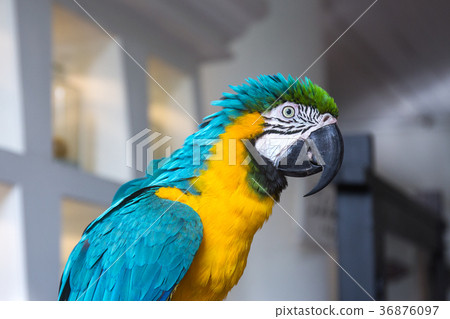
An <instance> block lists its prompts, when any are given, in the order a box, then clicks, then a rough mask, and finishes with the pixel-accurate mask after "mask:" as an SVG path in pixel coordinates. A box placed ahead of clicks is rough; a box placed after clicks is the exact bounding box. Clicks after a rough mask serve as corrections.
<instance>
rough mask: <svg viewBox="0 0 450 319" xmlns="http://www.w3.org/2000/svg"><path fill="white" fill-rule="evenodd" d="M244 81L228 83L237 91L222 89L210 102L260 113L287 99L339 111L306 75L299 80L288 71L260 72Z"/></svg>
mask: <svg viewBox="0 0 450 319" xmlns="http://www.w3.org/2000/svg"><path fill="white" fill-rule="evenodd" d="M246 82H247V83H244V84H242V85H239V86H232V85H230V88H231V89H233V91H235V92H236V94H233V93H227V92H224V93H223V97H222V99H221V100H218V101H213V102H212V103H211V104H212V105H216V106H221V107H224V108H228V109H230V108H231V109H236V110H240V111H250V112H260V113H262V112H265V111H268V110H270V109H271V108H273V107H276V106H278V105H280V104H283V103H284V102H287V101H290V102H294V103H296V104H302V105H305V106H312V107H315V108H316V109H318V110H319V112H320V113H322V114H323V113H330V114H331V115H333V116H334V117H337V116H338V115H339V110H338V108H337V106H336V103H334V100H333V98H332V97H330V96H329V95H328V93H327V92H326V91H325V90H324V89H322V88H321V87H320V86H318V85H316V84H314V83H312V82H311V80H310V79H308V78H307V77H305V80H301V79H294V78H293V77H292V76H290V75H289V76H288V78H287V79H286V78H285V77H284V76H283V75H282V74H281V73H278V74H277V75H260V76H258V80H254V79H251V78H249V79H247V80H246Z"/></svg>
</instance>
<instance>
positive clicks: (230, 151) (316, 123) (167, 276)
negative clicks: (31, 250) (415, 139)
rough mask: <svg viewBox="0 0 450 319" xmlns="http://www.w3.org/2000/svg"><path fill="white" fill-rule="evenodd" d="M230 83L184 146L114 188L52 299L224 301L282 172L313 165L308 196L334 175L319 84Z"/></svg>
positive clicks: (332, 129)
mask: <svg viewBox="0 0 450 319" xmlns="http://www.w3.org/2000/svg"><path fill="white" fill-rule="evenodd" d="M231 88H232V89H233V90H234V91H235V94H232V93H223V97H222V99H221V100H219V101H214V102H213V103H212V104H213V105H217V106H220V107H222V109H221V110H220V111H219V112H217V113H215V114H212V115H210V116H208V117H206V118H205V119H204V121H203V123H202V124H201V125H200V126H199V130H198V131H197V132H196V133H194V134H193V135H191V136H189V137H188V138H187V139H186V141H185V143H184V145H183V147H182V148H180V149H178V150H177V151H175V152H174V153H173V154H172V156H170V157H169V158H165V159H162V160H156V161H153V162H152V163H151V164H150V165H151V170H149V171H151V172H152V174H148V175H147V176H146V177H144V178H141V179H136V180H133V181H131V182H128V183H127V184H125V185H123V186H122V187H121V188H120V189H119V191H118V192H117V194H116V195H115V197H114V199H113V203H112V205H111V207H110V208H109V209H107V210H106V211H105V212H104V213H103V214H102V215H101V216H99V217H98V218H97V219H95V220H94V221H93V222H92V223H91V224H90V225H89V226H88V227H87V228H86V230H85V231H84V233H83V236H82V238H81V240H80V242H79V243H78V244H77V245H76V246H75V248H74V250H73V251H72V253H71V255H70V257H69V259H68V261H67V264H66V267H65V269H64V272H63V275H62V278H61V286H60V293H59V299H60V300H222V299H224V298H225V297H226V296H227V294H228V292H229V291H230V290H231V288H232V287H233V286H235V285H236V284H237V282H238V281H239V278H240V277H241V276H242V273H243V272H244V268H245V266H246V262H247V256H248V253H249V250H250V245H251V242H252V239H253V236H254V234H255V232H256V231H257V230H258V229H259V228H261V226H262V225H263V224H264V222H265V221H266V220H267V219H268V218H269V216H270V214H271V212H272V206H273V205H274V202H275V201H278V200H279V198H280V193H281V191H282V190H283V189H284V188H285V187H286V186H287V181H286V176H297V177H302V176H307V175H312V174H316V173H318V172H321V171H322V175H321V177H320V180H319V182H318V184H317V185H316V186H315V188H314V189H313V190H312V191H311V192H310V193H308V194H307V195H310V194H313V193H316V192H318V191H319V190H321V189H322V188H323V187H325V186H326V185H327V184H328V183H329V182H330V181H331V180H332V179H333V177H334V176H335V175H336V173H337V171H338V170H339V167H340V165H341V162H342V155H343V142H342V136H341V134H340V132H339V129H338V127H337V124H336V118H337V116H338V109H337V107H336V104H335V102H334V100H333V99H332V98H331V97H330V96H329V95H328V94H327V92H325V91H324V90H323V89H322V88H320V87H319V86H317V85H315V84H313V83H312V82H311V81H310V80H309V79H307V78H306V79H305V80H300V79H294V78H292V77H291V76H289V77H288V78H287V79H286V78H284V77H283V75H281V74H278V75H273V76H267V75H263V76H259V77H258V80H254V79H248V80H247V83H245V84H243V85H241V86H235V87H233V86H231Z"/></svg>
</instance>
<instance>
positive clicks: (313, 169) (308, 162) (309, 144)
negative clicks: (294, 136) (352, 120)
mask: <svg viewBox="0 0 450 319" xmlns="http://www.w3.org/2000/svg"><path fill="white" fill-rule="evenodd" d="M287 154H288V155H287V157H286V158H285V159H283V160H282V161H281V162H280V164H279V166H278V170H279V171H280V172H282V173H283V174H284V175H286V176H293V177H305V176H309V175H314V174H317V173H319V172H321V171H323V172H322V176H320V179H319V182H318V183H317V185H316V186H315V187H314V188H313V189H312V190H311V191H310V192H309V193H307V194H306V195H304V196H305V197H306V196H310V195H313V194H315V193H317V192H319V191H320V190H322V189H323V188H324V187H325V186H327V185H328V184H329V183H330V182H331V181H332V180H333V178H334V177H335V176H336V174H337V172H338V171H339V168H340V167H341V164H342V159H343V157H344V142H343V139H342V135H341V132H340V131H339V128H338V127H337V125H336V124H330V125H326V126H324V127H321V128H320V129H318V130H316V131H314V132H312V133H311V135H310V136H309V138H308V139H307V140H306V141H304V140H298V141H297V142H296V143H295V144H294V145H292V146H291V148H290V149H289V150H288V152H287Z"/></svg>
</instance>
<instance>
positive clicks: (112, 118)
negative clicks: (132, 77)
mask: <svg viewBox="0 0 450 319" xmlns="http://www.w3.org/2000/svg"><path fill="white" fill-rule="evenodd" d="M52 54H53V84H52V129H53V156H54V158H56V159H58V160H62V161H65V162H66V163H70V164H71V165H74V166H77V167H80V168H82V169H83V170H85V171H88V172H91V173H94V174H97V175H99V176H101V177H104V178H107V179H112V180H115V181H119V182H122V181H126V180H129V179H130V178H131V177H132V176H131V172H130V170H129V169H128V168H127V167H126V165H125V145H126V140H127V137H128V124H127V123H128V122H127V121H128V120H127V110H126V95H125V86H124V70H123V63H122V62H123V55H122V51H121V49H120V48H119V46H117V44H116V43H115V42H114V41H113V40H112V39H111V38H110V37H109V36H108V35H107V34H105V33H104V32H103V31H102V30H101V29H100V28H99V27H98V26H97V25H95V24H93V23H92V22H91V21H89V20H86V19H84V18H82V17H79V16H77V15H76V14H74V13H72V12H70V11H68V10H66V9H64V8H63V7H61V6H58V5H55V6H54V7H53V48H52Z"/></svg>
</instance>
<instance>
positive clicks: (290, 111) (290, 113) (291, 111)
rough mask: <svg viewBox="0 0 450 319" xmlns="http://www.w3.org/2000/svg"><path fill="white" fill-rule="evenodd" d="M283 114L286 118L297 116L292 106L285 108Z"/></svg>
mask: <svg viewBox="0 0 450 319" xmlns="http://www.w3.org/2000/svg"><path fill="white" fill-rule="evenodd" d="M282 114H283V116H284V117H286V118H291V117H294V115H295V109H294V108H293V107H292V106H285V107H284V108H283V111H282Z"/></svg>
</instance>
